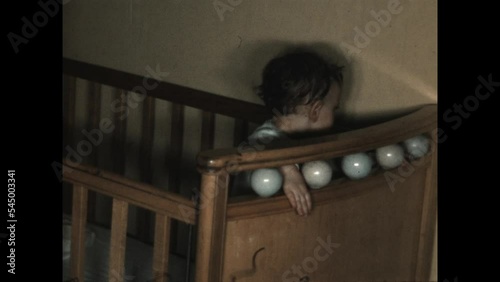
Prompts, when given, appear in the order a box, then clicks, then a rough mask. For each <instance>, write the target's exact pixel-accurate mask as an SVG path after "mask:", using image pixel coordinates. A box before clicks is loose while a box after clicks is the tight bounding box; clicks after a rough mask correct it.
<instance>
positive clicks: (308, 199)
mask: <svg viewBox="0 0 500 282" xmlns="http://www.w3.org/2000/svg"><path fill="white" fill-rule="evenodd" d="M305 198H306V204H307V210H308V212H311V210H312V201H311V194H309V192H308V193H307V194H306V196H305Z"/></svg>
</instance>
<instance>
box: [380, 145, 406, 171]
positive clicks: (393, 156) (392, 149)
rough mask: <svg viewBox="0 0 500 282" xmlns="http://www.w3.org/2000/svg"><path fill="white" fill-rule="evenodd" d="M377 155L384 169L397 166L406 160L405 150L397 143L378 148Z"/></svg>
mask: <svg viewBox="0 0 500 282" xmlns="http://www.w3.org/2000/svg"><path fill="white" fill-rule="evenodd" d="M375 155H376V158H377V162H378V163H379V164H380V166H381V167H382V168H383V169H392V168H396V167H398V166H400V165H401V164H402V163H403V161H404V150H403V148H402V147H401V146H399V145H396V144H394V145H389V146H384V147H380V148H378V149H377V150H376V152H375Z"/></svg>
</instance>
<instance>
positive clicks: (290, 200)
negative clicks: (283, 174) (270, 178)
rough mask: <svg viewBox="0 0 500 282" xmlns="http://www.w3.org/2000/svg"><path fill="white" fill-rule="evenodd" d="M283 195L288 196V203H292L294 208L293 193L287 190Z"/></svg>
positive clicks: (295, 204) (295, 206)
mask: <svg viewBox="0 0 500 282" xmlns="http://www.w3.org/2000/svg"><path fill="white" fill-rule="evenodd" d="M285 195H286V197H287V198H288V202H290V205H292V208H294V209H296V208H297V203H296V202H295V195H294V194H293V193H291V192H287V193H285Z"/></svg>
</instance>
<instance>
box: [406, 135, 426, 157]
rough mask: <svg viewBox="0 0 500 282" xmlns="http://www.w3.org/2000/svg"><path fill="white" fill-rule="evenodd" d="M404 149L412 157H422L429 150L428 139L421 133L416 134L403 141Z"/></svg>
mask: <svg viewBox="0 0 500 282" xmlns="http://www.w3.org/2000/svg"><path fill="white" fill-rule="evenodd" d="M403 144H404V146H405V148H406V151H407V152H408V153H409V154H410V156H411V157H412V158H414V159H418V158H421V157H423V156H424V155H425V154H427V152H428V151H429V139H428V138H427V137H425V136H423V135H418V136H415V137H412V138H410V139H407V140H405V141H404V142H403Z"/></svg>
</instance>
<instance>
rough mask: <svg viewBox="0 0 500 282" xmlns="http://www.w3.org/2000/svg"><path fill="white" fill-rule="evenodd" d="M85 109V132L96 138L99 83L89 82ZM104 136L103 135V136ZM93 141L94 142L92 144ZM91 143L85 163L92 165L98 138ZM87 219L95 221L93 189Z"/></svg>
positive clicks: (95, 197)
mask: <svg viewBox="0 0 500 282" xmlns="http://www.w3.org/2000/svg"><path fill="white" fill-rule="evenodd" d="M87 110H88V124H87V132H89V134H90V136H92V138H93V139H97V138H98V136H96V134H94V133H93V132H95V130H96V129H97V130H98V129H99V122H100V119H101V85H100V84H99V83H96V82H90V83H89V93H88V99H87ZM103 138H104V137H103ZM94 142H95V143H96V144H94ZM100 142H102V140H101V141H100ZM91 143H92V153H90V155H89V156H88V157H87V163H88V164H90V165H93V166H98V160H99V156H98V154H99V145H100V143H99V140H98V139H97V140H94V141H91ZM88 197H89V211H88V212H89V220H90V221H91V222H96V219H97V218H96V217H97V195H96V193H94V192H93V191H91V192H90V193H89V196H88Z"/></svg>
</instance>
